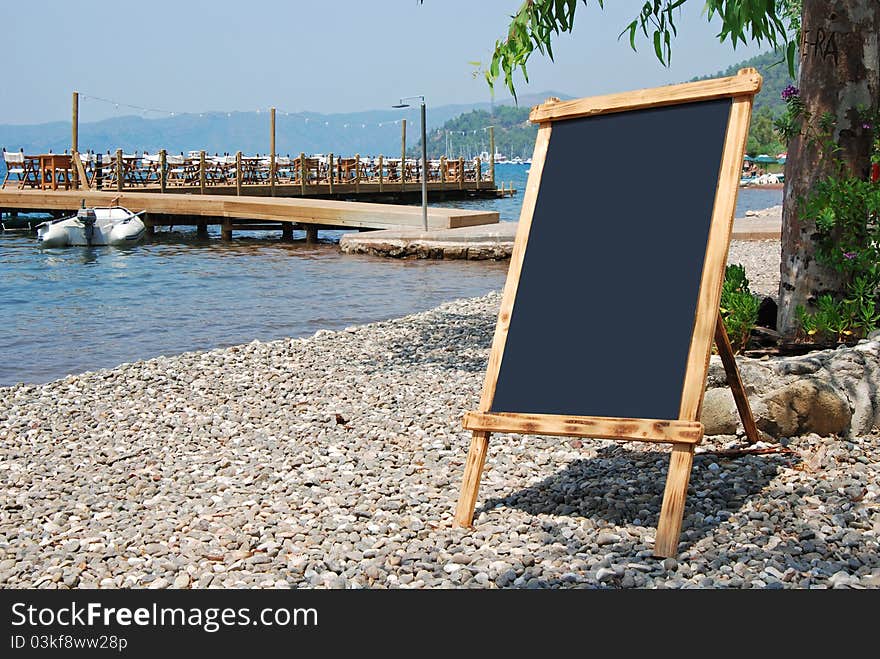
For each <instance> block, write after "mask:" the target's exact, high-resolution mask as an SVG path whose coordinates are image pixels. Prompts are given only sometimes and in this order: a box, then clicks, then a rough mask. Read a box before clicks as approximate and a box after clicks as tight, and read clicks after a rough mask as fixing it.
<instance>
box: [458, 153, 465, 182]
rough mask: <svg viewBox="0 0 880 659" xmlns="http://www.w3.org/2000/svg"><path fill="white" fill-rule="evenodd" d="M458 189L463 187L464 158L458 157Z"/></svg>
mask: <svg viewBox="0 0 880 659" xmlns="http://www.w3.org/2000/svg"><path fill="white" fill-rule="evenodd" d="M458 189H459V190H462V189H464V158H462V157H461V156H459V157H458Z"/></svg>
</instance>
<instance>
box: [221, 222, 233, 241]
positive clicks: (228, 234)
mask: <svg viewBox="0 0 880 659" xmlns="http://www.w3.org/2000/svg"><path fill="white" fill-rule="evenodd" d="M220 237H221V238H222V239H223V240H232V220H231V219H230V218H226V219H224V220H223V224H222V225H221V228H220Z"/></svg>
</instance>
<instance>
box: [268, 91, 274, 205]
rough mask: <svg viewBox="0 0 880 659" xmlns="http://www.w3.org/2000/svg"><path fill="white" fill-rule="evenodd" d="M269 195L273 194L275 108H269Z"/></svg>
mask: <svg viewBox="0 0 880 659" xmlns="http://www.w3.org/2000/svg"><path fill="white" fill-rule="evenodd" d="M269 125H270V132H269V196H271V197H274V196H275V108H269Z"/></svg>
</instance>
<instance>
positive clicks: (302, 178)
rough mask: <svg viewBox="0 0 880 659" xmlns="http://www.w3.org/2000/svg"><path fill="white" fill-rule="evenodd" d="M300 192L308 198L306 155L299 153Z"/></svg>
mask: <svg viewBox="0 0 880 659" xmlns="http://www.w3.org/2000/svg"><path fill="white" fill-rule="evenodd" d="M299 192H300V195H302V196H303V197H305V196H306V154H305V153H303V152H302V151H300V152H299Z"/></svg>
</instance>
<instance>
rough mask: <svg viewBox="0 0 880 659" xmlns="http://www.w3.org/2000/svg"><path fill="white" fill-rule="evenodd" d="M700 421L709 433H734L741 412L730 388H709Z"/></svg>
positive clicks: (706, 432)
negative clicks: (737, 408)
mask: <svg viewBox="0 0 880 659" xmlns="http://www.w3.org/2000/svg"><path fill="white" fill-rule="evenodd" d="M700 421H701V422H702V424H703V426H704V429H705V430H704V432H705V434H707V435H733V434H735V433H736V428H737V425H738V424H739V413H738V412H737V410H736V403H735V402H734V400H733V392H731V390H730V389H729V388H723V389H722V388H719V389H707V390H706V396H705V398H704V399H703V411H702V415H701V417H700Z"/></svg>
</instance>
